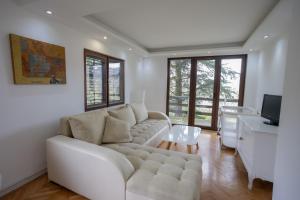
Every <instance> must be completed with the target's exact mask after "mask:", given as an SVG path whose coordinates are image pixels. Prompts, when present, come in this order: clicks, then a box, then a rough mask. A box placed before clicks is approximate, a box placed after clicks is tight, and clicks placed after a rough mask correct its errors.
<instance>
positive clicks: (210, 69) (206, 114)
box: [194, 59, 216, 127]
mask: <svg viewBox="0 0 300 200" xmlns="http://www.w3.org/2000/svg"><path fill="white" fill-rule="evenodd" d="M215 66H216V60H215V59H204V60H197V78H196V103H195V116H194V124H195V125H199V126H206V127H211V126H212V114H213V103H214V85H215Z"/></svg>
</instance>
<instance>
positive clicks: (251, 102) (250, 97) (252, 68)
mask: <svg viewBox="0 0 300 200" xmlns="http://www.w3.org/2000/svg"><path fill="white" fill-rule="evenodd" d="M258 58H259V53H258V52H253V53H249V54H248V59H247V71H246V83H245V93H244V106H247V107H252V108H256V93H257V67H258Z"/></svg>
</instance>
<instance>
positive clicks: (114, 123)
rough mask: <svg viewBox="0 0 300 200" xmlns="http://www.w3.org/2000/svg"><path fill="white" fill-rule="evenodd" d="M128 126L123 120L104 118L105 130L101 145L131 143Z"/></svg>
mask: <svg viewBox="0 0 300 200" xmlns="http://www.w3.org/2000/svg"><path fill="white" fill-rule="evenodd" d="M131 140H132V137H131V135H130V127H129V124H128V123H127V122H125V121H123V120H119V119H117V118H114V117H111V116H108V117H107V118H106V123H105V130H104V134H103V139H102V143H122V142H131Z"/></svg>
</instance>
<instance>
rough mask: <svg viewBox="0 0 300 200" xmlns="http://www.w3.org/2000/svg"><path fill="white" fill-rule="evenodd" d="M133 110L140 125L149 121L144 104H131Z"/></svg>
mask: <svg viewBox="0 0 300 200" xmlns="http://www.w3.org/2000/svg"><path fill="white" fill-rule="evenodd" d="M131 107H132V110H133V112H134V115H135V119H136V121H137V122H138V123H140V122H142V121H145V120H146V119H148V111H147V108H146V106H145V104H143V103H133V104H131Z"/></svg>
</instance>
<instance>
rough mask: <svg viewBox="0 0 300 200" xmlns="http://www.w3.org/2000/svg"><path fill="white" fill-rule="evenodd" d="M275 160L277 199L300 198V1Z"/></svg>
mask: <svg viewBox="0 0 300 200" xmlns="http://www.w3.org/2000/svg"><path fill="white" fill-rule="evenodd" d="M293 9H294V10H293V20H292V23H291V30H290V36H289V46H288V54H287V65H286V74H285V81H284V90H283V99H282V109H281V117H280V127H279V136H278V145H277V155H276V163H275V181H274V189H273V199H274V200H294V199H299V197H300V188H299V185H300V159H299V155H300V145H299V141H300V62H299V58H300V38H299V36H300V23H299V19H300V12H299V10H300V1H298V0H297V1H296V0H295V1H294V5H293Z"/></svg>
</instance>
